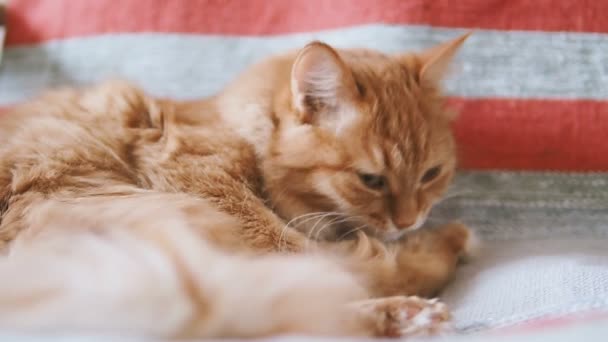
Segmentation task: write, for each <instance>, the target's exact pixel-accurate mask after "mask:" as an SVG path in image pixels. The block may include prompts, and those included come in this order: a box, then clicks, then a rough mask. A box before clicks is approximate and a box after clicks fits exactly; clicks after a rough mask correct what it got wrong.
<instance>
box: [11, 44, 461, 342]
mask: <svg viewBox="0 0 608 342" xmlns="http://www.w3.org/2000/svg"><path fill="white" fill-rule="evenodd" d="M466 37H467V36H463V37H460V38H458V39H456V40H453V41H451V42H447V43H445V44H442V45H439V46H437V47H435V48H433V49H430V50H428V51H426V52H423V53H420V54H413V53H412V54H403V55H396V56H389V55H385V54H381V53H379V52H375V51H369V50H339V51H338V50H335V49H333V48H332V47H330V46H328V45H326V44H323V43H320V42H313V43H310V44H308V45H307V46H306V47H304V48H303V49H302V50H300V51H298V52H293V53H288V54H285V55H281V56H275V57H272V58H270V59H267V60H265V61H263V62H261V63H259V64H257V65H254V66H253V67H251V68H250V69H249V70H248V71H246V72H245V73H243V75H242V76H241V77H239V78H238V79H237V80H236V81H235V82H234V83H232V84H231V85H229V86H228V87H227V88H226V89H225V90H224V91H222V92H221V93H220V94H218V95H217V96H214V97H212V98H208V99H204V100H200V101H188V102H177V101H171V100H166V99H155V98H152V97H149V96H146V95H145V94H144V93H143V92H141V91H140V90H138V89H137V88H136V87H134V86H132V85H130V84H127V83H125V82H108V83H104V84H102V85H100V86H97V87H92V88H86V89H64V90H56V91H53V92H50V93H49V94H47V95H45V96H42V97H40V98H38V99H35V100H33V101H31V102H29V103H26V104H23V105H21V106H18V107H17V108H15V109H14V110H12V112H10V113H8V114H5V115H4V116H3V117H2V118H1V119H0V214H1V216H0V218H1V222H0V241H2V242H1V245H0V246H1V247H2V250H4V251H5V252H6V257H3V259H1V260H0V278H2V279H3V281H2V282H0V328H2V329H5V330H6V329H16V330H24V331H70V332H98V333H99V332H101V333H122V334H134V335H142V336H149V337H188V338H200V337H260V336H268V335H272V334H285V333H306V334H323V335H343V336H400V335H413V334H417V333H428V332H433V331H436V330H439V329H441V328H442V327H443V324H444V322H445V321H446V320H447V317H448V315H447V313H446V311H445V307H444V306H443V305H442V304H441V303H438V302H436V301H434V300H423V299H420V298H418V297H407V296H403V295H422V296H431V295H433V294H435V293H436V292H437V291H438V290H440V289H441V288H442V287H443V286H444V284H445V283H446V282H447V281H448V279H449V278H450V276H451V274H452V272H453V270H454V268H455V266H456V264H457V262H458V259H459V258H460V257H461V256H462V255H463V254H466V253H467V252H468V249H469V247H470V245H471V242H472V241H473V239H472V234H471V233H470V231H469V230H468V229H467V228H466V227H464V226H462V225H460V224H449V225H446V226H444V227H439V228H437V229H433V230H427V229H425V230H422V231H419V232H415V233H413V234H411V235H408V236H407V237H406V238H404V239H399V238H400V237H401V236H402V235H403V233H404V232H406V231H411V230H414V229H416V228H418V227H420V226H421V225H422V223H423V222H424V220H425V217H426V215H427V214H428V212H429V210H430V208H431V207H432V205H433V204H434V203H436V202H437V201H438V200H439V199H440V198H441V195H442V193H443V192H444V190H445V189H446V187H447V186H448V184H449V182H450V180H451V178H452V176H453V173H454V168H455V165H456V160H455V152H454V142H453V138H452V135H451V132H450V123H451V121H452V115H450V114H449V113H448V112H447V111H446V110H445V109H444V106H443V105H444V103H443V102H444V100H443V97H442V95H441V92H440V81H441V78H442V77H443V75H444V74H445V72H446V70H447V68H448V66H449V64H450V61H451V60H452V58H453V56H454V54H455V53H456V52H457V50H458V48H459V47H460V46H461V45H462V43H463V42H464V41H465V39H466ZM201 81H204V80H201ZM288 252H289V253H288ZM387 296H393V297H387ZM417 315H429V317H427V318H428V319H427V320H420V319H418V320H415V319H413V318H414V317H416V316H417Z"/></svg>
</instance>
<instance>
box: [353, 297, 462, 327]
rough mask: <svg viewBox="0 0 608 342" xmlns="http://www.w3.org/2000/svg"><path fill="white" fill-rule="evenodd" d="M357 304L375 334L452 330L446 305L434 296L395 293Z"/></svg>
mask: <svg viewBox="0 0 608 342" xmlns="http://www.w3.org/2000/svg"><path fill="white" fill-rule="evenodd" d="M356 305H357V309H358V310H360V312H361V313H362V314H363V315H365V317H366V319H367V320H368V323H369V324H371V329H372V331H373V335H374V336H376V337H413V336H418V337H420V336H436V335H441V334H445V333H448V332H451V331H452V326H451V324H450V313H449V311H448V309H447V306H446V305H445V304H444V303H442V302H440V301H438V300H437V299H424V298H420V297H416V296H395V297H385V298H379V299H371V300H367V301H362V302H357V303H356Z"/></svg>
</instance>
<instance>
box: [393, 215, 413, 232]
mask: <svg viewBox="0 0 608 342" xmlns="http://www.w3.org/2000/svg"><path fill="white" fill-rule="evenodd" d="M393 223H394V224H395V226H396V227H397V228H398V229H407V228H409V227H411V226H413V225H414V224H416V218H415V217H413V218H411V219H410V218H407V219H401V220H399V221H393Z"/></svg>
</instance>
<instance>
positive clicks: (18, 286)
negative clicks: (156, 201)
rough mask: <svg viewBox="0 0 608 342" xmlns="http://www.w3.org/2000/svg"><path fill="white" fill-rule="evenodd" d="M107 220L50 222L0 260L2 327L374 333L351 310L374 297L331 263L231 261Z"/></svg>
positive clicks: (191, 237)
mask: <svg viewBox="0 0 608 342" xmlns="http://www.w3.org/2000/svg"><path fill="white" fill-rule="evenodd" d="M139 212H140V216H141V215H143V216H145V215H146V213H145V212H143V213H142V212H141V211H139ZM98 214H100V215H101V214H103V213H102V212H99V213H98ZM124 214H125V216H129V215H130V216H131V218H130V219H129V220H124V221H123V222H131V223H132V222H134V221H133V215H134V214H133V212H131V213H128V214H127V213H126V212H125V213H124ZM148 215H153V213H148ZM63 217H68V218H69V217H74V216H69V215H63ZM141 218H143V217H141ZM99 220H100V218H99V217H94V216H92V218H91V219H78V218H74V220H73V222H72V223H70V224H72V225H73V226H70V227H66V226H65V224H67V223H66V222H67V221H66V220H63V221H62V222H61V224H62V225H64V226H61V227H55V226H53V223H49V224H48V226H47V227H44V228H45V230H44V231H45V232H52V233H45V234H38V235H35V236H33V237H32V236H30V237H27V238H26V239H22V241H16V244H15V245H14V248H12V249H11V251H10V253H9V255H8V256H6V257H4V258H2V259H0V279H1V280H0V329H2V330H3V331H12V332H17V333H22V332H26V333H32V332H33V333H68V334H110V335H116V334H118V335H121V336H125V335H128V336H135V337H137V336H143V337H161V338H166V337H169V338H204V337H262V336H268V335H271V334H290V333H305V334H323V335H367V334H368V332H367V331H366V330H367V328H365V327H361V325H360V324H359V321H358V320H357V319H356V318H355V317H354V316H353V315H354V314H353V313H352V312H351V311H350V308H348V305H346V304H347V303H350V302H352V301H353V300H357V299H361V298H362V297H364V295H365V294H364V291H363V290H362V289H361V288H360V286H359V285H358V283H357V282H356V281H355V280H354V279H353V278H352V277H351V275H350V274H349V273H346V272H345V271H343V269H342V268H340V267H339V266H337V265H336V264H334V263H332V262H330V261H329V260H327V259H322V258H320V257H319V258H317V257H315V256H304V255H302V256H284V255H283V256H278V255H277V256H265V257H251V258H246V257H239V256H234V255H227V254H225V253H224V252H222V251H219V250H216V249H213V248H212V247H211V246H209V244H208V243H207V242H206V241H204V240H202V239H201V238H200V236H199V235H197V234H195V233H193V230H192V229H191V228H190V227H188V226H187V225H186V224H185V223H184V222H181V221H180V220H164V221H163V220H155V221H154V223H152V221H150V220H147V222H149V223H150V224H148V225H144V226H137V225H129V226H120V225H117V226H114V227H111V228H109V229H94V228H95V227H98V224H99ZM58 222H59V221H58ZM76 223H78V226H75V225H76Z"/></svg>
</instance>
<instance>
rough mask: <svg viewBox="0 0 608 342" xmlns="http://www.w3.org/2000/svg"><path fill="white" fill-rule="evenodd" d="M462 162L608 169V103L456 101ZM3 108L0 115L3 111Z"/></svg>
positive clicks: (543, 168)
mask: <svg viewBox="0 0 608 342" xmlns="http://www.w3.org/2000/svg"><path fill="white" fill-rule="evenodd" d="M451 105H452V107H455V108H456V109H458V110H459V112H460V114H459V115H460V116H459V118H458V120H457V121H456V123H455V125H454V128H455V134H456V139H457V141H458V146H459V158H460V166H461V168H463V169H478V170H492V169H494V170H497V169H499V170H524V171H525V170H529V171H532V170H535V171H578V172H588V171H604V172H608V101H605V102H601V101H597V102H596V101H557V100H504V99H489V100H470V99H468V100H464V99H453V100H452V101H451ZM1 112H2V111H1V108H0V113H1Z"/></svg>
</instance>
